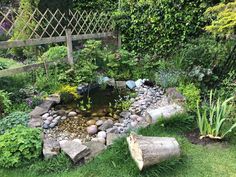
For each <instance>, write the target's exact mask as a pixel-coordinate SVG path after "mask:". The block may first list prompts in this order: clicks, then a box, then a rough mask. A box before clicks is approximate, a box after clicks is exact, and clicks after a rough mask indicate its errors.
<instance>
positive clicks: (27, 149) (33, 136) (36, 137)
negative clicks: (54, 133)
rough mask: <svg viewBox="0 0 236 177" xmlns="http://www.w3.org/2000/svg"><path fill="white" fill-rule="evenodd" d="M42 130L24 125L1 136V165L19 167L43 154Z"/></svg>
mask: <svg viewBox="0 0 236 177" xmlns="http://www.w3.org/2000/svg"><path fill="white" fill-rule="evenodd" d="M41 148H42V147H41V132H40V130H39V129H32V128H27V127H24V126H22V125H18V126H17V127H15V128H13V129H11V130H10V131H9V132H6V133H5V134H3V135H1V136H0V154H1V156H0V166H1V167H7V168H8V167H17V166H20V165H22V164H23V163H25V162H27V161H29V160H31V159H35V158H38V157H39V155H40V154H41Z"/></svg>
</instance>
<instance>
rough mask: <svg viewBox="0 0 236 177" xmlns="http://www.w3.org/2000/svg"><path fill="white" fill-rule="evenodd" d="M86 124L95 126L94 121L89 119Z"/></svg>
mask: <svg viewBox="0 0 236 177" xmlns="http://www.w3.org/2000/svg"><path fill="white" fill-rule="evenodd" d="M86 124H87V125H95V124H96V120H93V119H91V120H89V121H87V122H86Z"/></svg>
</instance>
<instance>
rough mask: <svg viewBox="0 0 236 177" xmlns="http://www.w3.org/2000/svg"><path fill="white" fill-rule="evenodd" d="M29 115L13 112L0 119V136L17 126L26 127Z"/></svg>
mask: <svg viewBox="0 0 236 177" xmlns="http://www.w3.org/2000/svg"><path fill="white" fill-rule="evenodd" d="M28 120H29V114H28V113H25V112H13V113H11V114H9V115H8V116H6V117H4V118H2V119H0V134H4V133H5V132H6V130H8V129H12V128H13V127H16V126H17V125H24V126H27V124H28Z"/></svg>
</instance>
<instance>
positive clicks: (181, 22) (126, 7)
mask: <svg viewBox="0 0 236 177" xmlns="http://www.w3.org/2000/svg"><path fill="white" fill-rule="evenodd" d="M209 4H211V3H209V1H206V0H197V1H193V0H177V1H176V0H160V1H141V0H135V1H131V0H128V1H122V4H121V10H119V11H117V12H116V13H115V14H114V18H115V21H116V23H117V28H119V29H120V30H121V32H122V35H123V36H122V37H123V46H124V48H125V49H128V50H130V51H132V50H134V51H137V52H139V53H142V54H146V53H152V54H156V55H158V56H161V57H163V56H169V55H170V54H172V53H173V51H174V48H173V47H175V46H178V45H179V44H181V43H182V42H185V41H187V40H188V39H189V38H191V37H196V36H198V35H199V34H200V33H201V32H202V27H203V26H204V25H205V20H204V18H203V13H204V11H205V9H206V8H207V7H208V5H209Z"/></svg>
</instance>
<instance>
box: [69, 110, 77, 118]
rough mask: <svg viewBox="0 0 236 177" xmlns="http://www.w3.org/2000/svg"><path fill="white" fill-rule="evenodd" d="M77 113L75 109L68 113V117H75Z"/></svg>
mask: <svg viewBox="0 0 236 177" xmlns="http://www.w3.org/2000/svg"><path fill="white" fill-rule="evenodd" d="M76 115H77V113H76V112H74V111H71V112H69V113H68V117H74V116H76Z"/></svg>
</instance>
